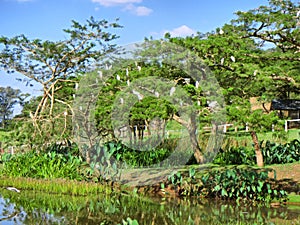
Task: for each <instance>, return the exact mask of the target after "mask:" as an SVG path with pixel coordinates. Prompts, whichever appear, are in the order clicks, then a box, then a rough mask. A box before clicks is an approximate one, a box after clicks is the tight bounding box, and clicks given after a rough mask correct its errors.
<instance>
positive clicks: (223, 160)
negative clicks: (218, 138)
mask: <svg viewBox="0 0 300 225" xmlns="http://www.w3.org/2000/svg"><path fill="white" fill-rule="evenodd" d="M255 162H256V161H255V152H254V149H249V148H246V147H231V148H229V149H228V150H225V151H224V150H222V149H220V151H219V152H218V153H217V155H216V157H215V159H214V160H213V163H214V164H218V165H254V164H255Z"/></svg>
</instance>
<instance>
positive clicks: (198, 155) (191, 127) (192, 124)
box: [173, 115, 204, 164]
mask: <svg viewBox="0 0 300 225" xmlns="http://www.w3.org/2000/svg"><path fill="white" fill-rule="evenodd" d="M173 119H174V120H175V121H177V122H178V123H180V124H181V125H183V126H185V127H186V128H187V130H188V132H189V136H190V141H191V145H192V149H193V151H194V157H195V159H196V161H197V163H198V164H201V163H203V162H204V156H203V153H202V152H201V148H200V146H199V144H198V139H197V134H196V131H197V127H196V118H195V115H191V117H190V121H189V122H187V121H185V120H183V119H182V118H180V117H179V116H177V115H173Z"/></svg>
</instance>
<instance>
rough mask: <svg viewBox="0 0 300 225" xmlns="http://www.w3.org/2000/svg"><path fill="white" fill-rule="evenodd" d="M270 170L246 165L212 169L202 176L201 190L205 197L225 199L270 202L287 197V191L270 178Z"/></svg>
mask: <svg viewBox="0 0 300 225" xmlns="http://www.w3.org/2000/svg"><path fill="white" fill-rule="evenodd" d="M272 171H273V170H272ZM269 172H271V169H256V168H252V167H244V166H243V167H238V166H233V167H226V168H224V169H220V168H218V169H212V170H209V171H208V172H207V173H206V174H204V175H203V176H202V177H201V181H202V187H200V189H199V191H200V192H201V194H202V195H204V196H205V197H209V198H219V199H225V200H245V201H257V202H262V201H265V202H270V201H271V200H273V199H285V198H287V193H286V191H284V190H283V189H282V187H281V186H280V185H277V184H276V182H273V181H272V180H271V179H270V178H269V176H268V174H269Z"/></svg>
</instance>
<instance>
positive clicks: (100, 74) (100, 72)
mask: <svg viewBox="0 0 300 225" xmlns="http://www.w3.org/2000/svg"><path fill="white" fill-rule="evenodd" d="M98 74H99V77H100V79H101V80H102V78H103V73H102V71H101V70H99V71H98Z"/></svg>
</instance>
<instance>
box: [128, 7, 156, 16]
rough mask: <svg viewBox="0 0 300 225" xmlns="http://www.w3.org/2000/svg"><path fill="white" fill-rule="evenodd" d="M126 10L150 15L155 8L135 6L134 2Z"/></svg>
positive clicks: (138, 14) (139, 14)
mask: <svg viewBox="0 0 300 225" xmlns="http://www.w3.org/2000/svg"><path fill="white" fill-rule="evenodd" d="M124 10H125V11H130V12H131V13H133V14H134V15H137V16H148V15H150V14H151V13H152V12H153V10H152V9H150V8H147V7H145V6H135V5H133V4H129V5H127V6H126V7H125V8H124Z"/></svg>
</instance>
